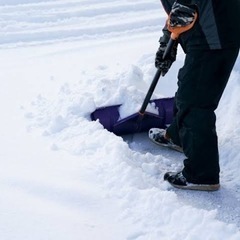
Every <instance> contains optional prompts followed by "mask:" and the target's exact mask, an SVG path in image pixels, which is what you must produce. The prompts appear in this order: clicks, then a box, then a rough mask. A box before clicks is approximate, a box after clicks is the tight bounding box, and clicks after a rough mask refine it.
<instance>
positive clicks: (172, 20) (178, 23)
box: [169, 2, 196, 27]
mask: <svg viewBox="0 0 240 240" xmlns="http://www.w3.org/2000/svg"><path fill="white" fill-rule="evenodd" d="M195 13H196V6H195V5H188V6H187V5H183V4H180V3H177V2H175V3H174V4H173V6H172V10H171V12H170V15H169V24H170V26H171V27H185V26H187V25H189V24H191V23H192V22H193V21H194V18H195Z"/></svg>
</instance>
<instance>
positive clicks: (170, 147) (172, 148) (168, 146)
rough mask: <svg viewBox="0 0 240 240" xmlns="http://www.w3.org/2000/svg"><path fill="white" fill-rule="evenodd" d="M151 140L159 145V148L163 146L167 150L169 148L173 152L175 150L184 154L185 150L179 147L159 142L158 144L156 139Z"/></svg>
mask: <svg viewBox="0 0 240 240" xmlns="http://www.w3.org/2000/svg"><path fill="white" fill-rule="evenodd" d="M150 140H151V141H152V142H153V143H155V144H157V145H158V146H161V147H165V148H169V149H171V150H175V151H177V152H180V153H183V149H182V148H181V147H179V146H177V145H169V144H165V143H159V142H156V141H155V140H154V139H152V138H150Z"/></svg>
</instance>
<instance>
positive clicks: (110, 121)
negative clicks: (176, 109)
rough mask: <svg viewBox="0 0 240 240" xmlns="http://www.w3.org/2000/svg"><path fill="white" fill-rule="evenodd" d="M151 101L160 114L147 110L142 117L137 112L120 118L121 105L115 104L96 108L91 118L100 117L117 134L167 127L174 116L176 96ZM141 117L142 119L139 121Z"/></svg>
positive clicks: (109, 129)
mask: <svg viewBox="0 0 240 240" xmlns="http://www.w3.org/2000/svg"><path fill="white" fill-rule="evenodd" d="M150 102H151V103H153V102H154V103H155V106H156V108H157V109H158V114H153V113H149V112H145V114H144V116H143V118H142V117H141V115H140V114H139V113H135V114H133V115H131V116H129V117H126V118H123V119H121V120H119V118H120V115H119V107H120V106H121V105H115V106H109V107H102V108H98V109H96V110H95V111H94V112H93V113H92V114H91V119H92V120H93V121H94V120H97V119H98V120H99V122H100V123H101V124H102V125H103V127H104V128H106V129H107V130H108V131H110V132H113V133H115V134H116V135H125V134H131V133H136V132H144V131H148V130H149V129H150V128H154V127H158V128H166V125H167V124H170V123H171V121H172V118H173V102H174V98H162V99H156V100H152V101H150ZM139 119H141V120H140V121H139Z"/></svg>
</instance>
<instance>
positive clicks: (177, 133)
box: [167, 48, 239, 184]
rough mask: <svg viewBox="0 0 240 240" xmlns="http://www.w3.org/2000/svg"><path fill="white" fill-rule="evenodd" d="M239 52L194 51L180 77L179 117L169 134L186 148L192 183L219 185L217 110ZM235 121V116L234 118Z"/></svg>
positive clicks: (186, 165) (185, 171) (186, 173)
mask: <svg viewBox="0 0 240 240" xmlns="http://www.w3.org/2000/svg"><path fill="white" fill-rule="evenodd" d="M238 52H239V48H233V49H224V50H223V49H221V50H206V51H192V52H190V53H188V54H186V58H185V63H184V66H183V68H181V69H180V71H179V74H178V90H177V92H176V95H175V107H176V114H175V117H174V120H173V122H172V124H171V125H170V126H169V127H168V129H167V134H168V135H169V136H170V137H171V139H172V141H173V142H174V143H175V144H177V145H179V146H182V148H183V151H184V154H185V155H186V159H185V160H184V169H183V175H184V176H185V177H186V179H187V180H188V181H189V182H191V183H197V184H216V183H219V172H220V167H219V154H218V140H217V133H216V125H215V122H216V116H215V113H214V111H215V109H216V108H217V106H218V103H219V101H220V98H221V96H222V93H223V91H224V89H225V87H226V84H227V82H228V79H229V76H230V74H231V71H232V69H233V66H234V64H235V61H236V59H237V56H238ZM233 117H234V116H233Z"/></svg>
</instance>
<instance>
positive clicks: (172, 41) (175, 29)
mask: <svg viewBox="0 0 240 240" xmlns="http://www.w3.org/2000/svg"><path fill="white" fill-rule="evenodd" d="M196 20H197V13H196V14H195V18H194V21H193V22H192V23H191V24H189V25H187V26H185V27H171V26H170V24H169V18H168V21H167V25H168V30H169V31H170V32H171V37H170V40H169V41H168V44H167V47H166V50H165V52H164V54H163V60H164V59H165V58H166V56H167V55H168V54H169V53H170V52H171V50H172V48H173V46H174V44H175V43H176V41H177V39H178V38H179V35H180V34H181V33H183V32H186V31H188V30H189V29H191V28H192V27H193V25H194V24H195V22H196ZM161 73H162V71H161V70H160V69H158V70H157V72H156V73H155V76H154V78H153V80H152V83H151V85H150V87H149V90H148V92H147V94H146V97H145V99H144V101H143V104H142V106H141V108H140V110H139V114H140V115H142V116H143V115H144V113H145V110H146V108H147V105H148V103H149V101H150V99H151V97H152V94H153V91H154V89H155V88H156V85H157V83H158V80H159V78H160V76H161Z"/></svg>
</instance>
